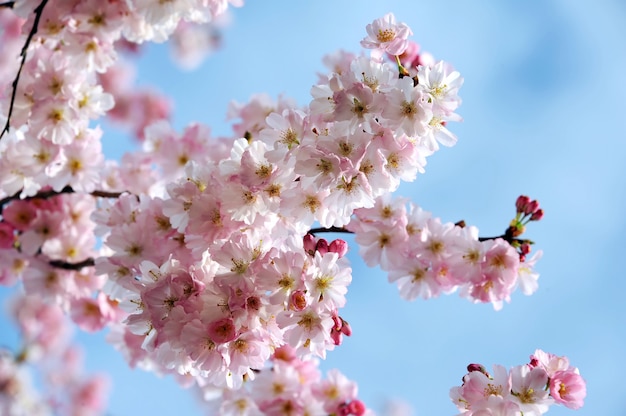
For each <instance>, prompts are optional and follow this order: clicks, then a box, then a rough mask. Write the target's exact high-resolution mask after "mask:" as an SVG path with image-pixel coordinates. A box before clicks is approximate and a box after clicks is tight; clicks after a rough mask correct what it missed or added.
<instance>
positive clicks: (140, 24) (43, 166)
mask: <svg viewBox="0 0 626 416" xmlns="http://www.w3.org/2000/svg"><path fill="white" fill-rule="evenodd" d="M231 3H235V4H237V5H238V4H239V3H240V2H239V1H232V0H231ZM227 5H228V1H227V0H197V1H174V2H156V3H155V2H146V1H106V2H102V1H99V0H72V1H60V0H51V1H48V2H38V1H17V2H15V4H14V5H13V10H14V12H15V14H16V15H17V16H19V17H21V18H22V19H29V20H27V21H26V22H24V21H22V20H20V19H18V18H17V17H15V18H14V19H13V26H16V27H17V28H20V27H21V29H22V31H26V32H28V31H30V30H34V29H36V33H35V32H34V31H33V32H31V33H32V34H34V37H33V41H32V42H30V44H29V47H28V49H27V50H26V49H25V50H24V51H23V54H26V53H27V54H28V55H24V56H25V57H26V56H27V57H28V59H26V60H25V65H24V66H23V68H21V69H22V70H21V71H20V75H19V79H18V81H19V82H17V84H16V86H15V88H13V84H12V83H10V82H9V80H8V79H6V78H3V79H1V80H0V90H1V91H3V93H2V95H1V96H2V97H7V96H9V95H12V94H5V93H4V91H5V90H7V89H11V90H12V92H13V94H14V97H13V98H11V100H8V99H4V100H2V113H3V114H5V115H7V118H8V117H10V120H8V121H7V127H8V126H9V123H8V122H9V121H10V125H11V126H13V127H15V128H14V129H11V130H8V129H6V130H3V132H2V134H3V136H5V137H3V139H4V140H3V141H2V142H1V146H0V189H1V190H2V192H0V196H2V195H3V194H4V195H5V196H6V195H9V196H10V195H13V194H15V193H16V192H20V193H21V195H22V196H32V195H34V194H35V193H36V192H37V191H39V190H40V189H44V188H46V187H52V188H53V189H54V190H56V191H60V190H61V189H63V188H64V187H65V186H67V185H69V186H72V187H73V188H74V190H76V191H85V192H91V191H93V190H94V189H96V187H97V186H98V185H99V184H100V180H101V177H100V175H96V174H94V173H93V172H98V171H101V170H102V168H103V162H104V158H103V156H102V152H101V145H100V135H101V132H100V131H99V130H97V129H93V128H91V127H90V120H93V119H96V118H99V117H101V116H103V115H104V114H105V113H106V112H107V111H109V110H111V109H112V108H113V106H114V100H113V96H112V95H111V94H110V93H107V92H105V91H104V89H103V86H102V85H101V84H100V83H99V79H98V76H97V74H104V73H106V72H107V71H108V69H109V68H110V67H111V66H112V65H113V64H114V63H115V62H116V61H117V51H116V47H118V43H122V44H127V43H128V42H134V43H141V42H144V41H165V40H166V39H167V38H168V36H169V35H170V34H172V33H173V32H174V31H175V30H176V28H177V27H178V26H179V23H180V22H184V21H188V22H207V21H211V20H212V19H213V18H214V17H215V16H217V15H219V14H221V13H223V12H224V11H225V10H226V6H227ZM44 6H45V7H44ZM40 8H41V10H39V9H40ZM33 10H36V11H37V10H39V14H37V13H36V12H35V13H34V12H33ZM35 15H36V16H37V17H38V19H35ZM7 19H8V18H7ZM22 24H23V25H22ZM35 24H38V27H33V25H35ZM20 35H21V33H20V31H18V30H7V31H4V32H3V33H2V37H3V40H4V39H8V40H9V42H8V44H9V46H8V47H7V49H10V45H13V44H14V43H15V39H19V41H20V42H24V39H23V37H21V36H20ZM9 52H10V50H9ZM15 64H16V61H14V62H12V63H11V65H9V68H11V69H13V68H15ZM77 68H79V69H80V70H79V71H77V70H76V69H77ZM109 85H110V84H109ZM151 97H152V96H151V95H149V94H148V95H144V96H143V97H142V98H143V101H139V102H140V103H142V104H144V109H146V110H148V109H150V110H152V109H154V108H153V106H150V105H149V104H150V103H151V101H150V100H149V99H150V98H151ZM134 102H137V100H135V101H134ZM159 103H160V101H158V100H157V101H156V102H154V103H153V104H156V105H157V107H156V109H154V110H156V111H157V115H163V114H161V113H163V111H162V110H161V111H159V109H160V107H162V105H159ZM121 104H123V103H121ZM130 108H131V107H128V109H130ZM117 114H118V115H119V114H120V110H119V109H118V112H117ZM146 114H149V113H148V111H146ZM143 118H147V120H146V123H147V122H150V121H151V120H153V119H155V118H156V117H154V116H152V117H150V116H147V117H146V115H144V117H143ZM5 120H6V119H3V120H0V121H2V122H3V123H4V121H5ZM144 126H145V123H144ZM144 126H139V127H144ZM7 131H8V134H6V135H5V134H4V133H6V132H7Z"/></svg>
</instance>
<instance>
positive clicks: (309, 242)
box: [303, 234, 317, 256]
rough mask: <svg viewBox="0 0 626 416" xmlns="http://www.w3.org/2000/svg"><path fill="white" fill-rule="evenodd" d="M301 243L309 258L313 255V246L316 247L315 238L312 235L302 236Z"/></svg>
mask: <svg viewBox="0 0 626 416" xmlns="http://www.w3.org/2000/svg"><path fill="white" fill-rule="evenodd" d="M303 243H304V251H306V252H307V253H308V254H309V255H310V256H313V255H315V246H316V245H317V242H316V241H315V236H314V235H313V234H306V235H305V236H304V239H303Z"/></svg>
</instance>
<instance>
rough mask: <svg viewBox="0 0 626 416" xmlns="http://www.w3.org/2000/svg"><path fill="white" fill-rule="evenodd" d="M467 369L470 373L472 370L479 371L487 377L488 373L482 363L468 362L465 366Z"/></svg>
mask: <svg viewBox="0 0 626 416" xmlns="http://www.w3.org/2000/svg"><path fill="white" fill-rule="evenodd" d="M467 371H469V372H470V373H471V372H472V371H480V372H481V373H483V374H484V375H486V376H487V377H489V373H488V372H487V369H486V368H485V366H483V365H482V364H470V365H468V366H467Z"/></svg>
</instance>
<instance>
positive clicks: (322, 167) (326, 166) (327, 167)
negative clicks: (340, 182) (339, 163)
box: [315, 159, 333, 174]
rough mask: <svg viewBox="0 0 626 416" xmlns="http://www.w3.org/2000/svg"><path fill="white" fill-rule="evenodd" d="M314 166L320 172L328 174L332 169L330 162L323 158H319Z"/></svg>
mask: <svg viewBox="0 0 626 416" xmlns="http://www.w3.org/2000/svg"><path fill="white" fill-rule="evenodd" d="M315 166H316V167H317V169H318V170H319V171H320V172H322V173H324V174H328V173H330V172H331V171H332V170H333V165H332V163H330V162H329V161H328V160H325V159H320V161H319V163H318V164H317V165H315Z"/></svg>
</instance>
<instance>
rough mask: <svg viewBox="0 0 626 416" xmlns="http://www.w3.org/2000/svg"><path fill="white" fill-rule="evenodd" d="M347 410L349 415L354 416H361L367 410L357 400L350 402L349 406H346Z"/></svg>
mask: <svg viewBox="0 0 626 416" xmlns="http://www.w3.org/2000/svg"><path fill="white" fill-rule="evenodd" d="M348 408H349V409H350V413H351V414H353V415H355V416H362V415H363V414H365V410H367V409H366V408H365V404H363V402H362V401H360V400H359V399H356V400H352V401H351V402H350V404H348Z"/></svg>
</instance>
